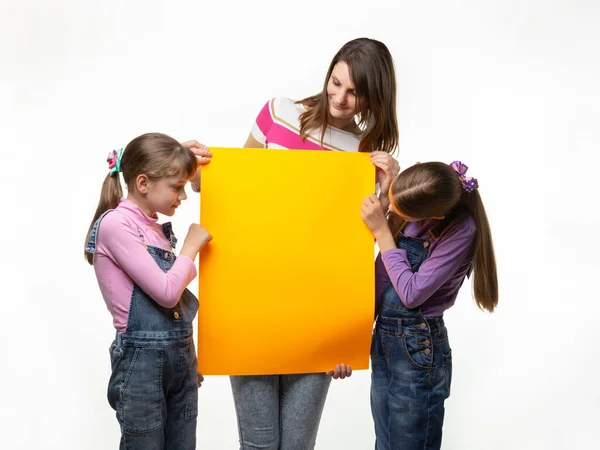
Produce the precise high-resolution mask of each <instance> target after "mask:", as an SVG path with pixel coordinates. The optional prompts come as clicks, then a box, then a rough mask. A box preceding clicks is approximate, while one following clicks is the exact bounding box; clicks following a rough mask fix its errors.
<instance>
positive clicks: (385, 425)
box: [371, 317, 452, 450]
mask: <svg viewBox="0 0 600 450" xmlns="http://www.w3.org/2000/svg"><path fill="white" fill-rule="evenodd" d="M422 324H426V326H425V327H423V326H422ZM428 350H429V351H428ZM371 366H372V373H371V412H372V414H373V420H374V422H375V434H376V443H375V449H376V450H437V449H439V448H440V447H441V443H442V425H443V422H444V401H445V400H446V398H448V396H449V395H450V383H451V380H452V356H451V350H450V344H449V342H448V334H447V331H446V327H445V326H444V323H443V320H442V319H441V318H436V319H433V320H431V319H429V320H428V319H425V320H424V321H423V320H421V319H414V320H409V319H408V320H407V319H391V320H390V319H385V318H381V317H380V318H379V319H378V324H377V327H376V330H375V331H374V335H373V342H372V347H371Z"/></svg>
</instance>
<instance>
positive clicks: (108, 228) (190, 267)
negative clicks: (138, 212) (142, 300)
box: [97, 214, 196, 308]
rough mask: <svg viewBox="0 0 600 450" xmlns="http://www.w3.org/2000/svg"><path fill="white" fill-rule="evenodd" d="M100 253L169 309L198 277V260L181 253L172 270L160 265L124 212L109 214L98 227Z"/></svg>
mask: <svg viewBox="0 0 600 450" xmlns="http://www.w3.org/2000/svg"><path fill="white" fill-rule="evenodd" d="M97 239H98V256H99V257H101V256H106V257H108V258H110V259H111V260H112V261H113V262H114V263H115V264H116V265H118V266H119V268H120V269H121V270H123V272H125V273H126V274H127V275H128V276H129V278H131V279H132V280H133V282H134V283H135V284H137V285H138V286H139V287H140V288H141V289H142V290H143V291H144V292H145V293H146V294H148V295H149V296H150V297H151V298H152V299H153V300H154V301H155V302H156V303H158V304H159V305H161V306H164V307H165V308H172V307H173V306H175V305H176V304H177V302H178V301H179V298H180V297H181V294H182V293H183V291H184V290H185V288H186V287H187V285H188V284H190V282H191V281H192V280H193V279H194V278H195V277H196V265H195V264H194V261H193V260H192V259H191V258H189V257H187V256H183V255H180V256H179V257H178V258H177V259H176V260H175V263H174V264H173V267H172V268H171V270H169V271H168V272H163V271H162V269H161V268H160V267H159V266H158V265H157V264H156V262H155V261H154V259H153V258H152V256H151V255H150V253H148V250H147V249H146V246H145V244H144V243H143V242H142V240H141V238H140V237H139V236H138V232H137V229H135V228H132V226H131V224H130V223H128V221H127V219H126V218H125V217H124V216H123V215H122V214H108V215H107V216H106V217H105V218H104V219H103V220H102V223H101V225H100V228H99V230H98V237H97Z"/></svg>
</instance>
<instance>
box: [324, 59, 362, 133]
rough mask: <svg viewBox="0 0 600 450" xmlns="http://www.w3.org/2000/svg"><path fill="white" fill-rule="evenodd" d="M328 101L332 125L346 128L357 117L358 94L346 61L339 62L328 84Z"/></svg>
mask: <svg viewBox="0 0 600 450" xmlns="http://www.w3.org/2000/svg"><path fill="white" fill-rule="evenodd" d="M327 101H328V106H329V116H330V119H331V125H333V126H334V127H336V128H344V127H345V126H346V125H348V122H350V120H351V119H352V118H353V117H354V116H355V115H356V92H355V90H354V84H352V81H351V79H350V70H349V69H348V65H347V64H346V63H345V62H344V61H340V62H338V63H337V64H336V65H335V66H334V68H333V71H332V72H331V76H330V77H329V81H328V82H327Z"/></svg>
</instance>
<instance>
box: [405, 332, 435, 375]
mask: <svg viewBox="0 0 600 450" xmlns="http://www.w3.org/2000/svg"><path fill="white" fill-rule="evenodd" d="M403 340H404V351H405V353H406V357H407V358H408V360H409V361H410V363H411V364H412V365H413V366H415V367H416V368H417V369H424V370H431V369H432V367H433V351H432V346H431V342H432V339H431V333H429V331H427V330H425V331H423V332H421V333H404V338H403Z"/></svg>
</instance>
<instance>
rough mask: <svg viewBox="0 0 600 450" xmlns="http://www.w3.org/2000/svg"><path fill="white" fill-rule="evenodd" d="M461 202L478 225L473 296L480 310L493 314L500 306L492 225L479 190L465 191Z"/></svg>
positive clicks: (474, 257)
mask: <svg viewBox="0 0 600 450" xmlns="http://www.w3.org/2000/svg"><path fill="white" fill-rule="evenodd" d="M461 200H462V202H463V204H464V205H466V207H467V208H468V210H469V212H470V213H471V214H472V215H473V218H474V219H475V223H476V225H477V234H476V237H475V254H474V256H473V296H474V297H475V302H476V303H477V306H479V308H481V309H486V310H488V311H489V312H493V311H494V308H495V307H496V306H497V305H498V276H497V273H496V257H495V255H494V244H493V242H492V233H491V230H490V224H489V222H488V218H487V214H486V213H485V208H484V206H483V202H482V201H481V196H480V195H479V190H478V189H474V190H473V191H472V192H467V191H465V192H464V193H463V194H462V199H461Z"/></svg>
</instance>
